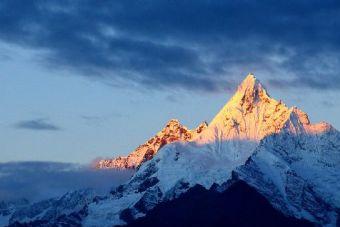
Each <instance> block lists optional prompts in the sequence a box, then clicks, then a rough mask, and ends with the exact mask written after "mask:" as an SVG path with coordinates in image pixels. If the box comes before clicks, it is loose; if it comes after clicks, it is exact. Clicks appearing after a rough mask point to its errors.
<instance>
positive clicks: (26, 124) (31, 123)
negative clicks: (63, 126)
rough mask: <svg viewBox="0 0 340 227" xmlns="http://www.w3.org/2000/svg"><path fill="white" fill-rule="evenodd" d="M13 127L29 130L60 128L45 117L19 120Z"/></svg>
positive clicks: (54, 129) (56, 129) (53, 129)
mask: <svg viewBox="0 0 340 227" xmlns="http://www.w3.org/2000/svg"><path fill="white" fill-rule="evenodd" d="M14 127H15V128H19V129H29V130H37V131H42V130H47V131H58V130H60V128H59V127H58V126H56V125H54V124H51V123H49V122H47V121H46V120H45V119H33V120H27V121H20V122H18V123H16V124H15V125H14Z"/></svg>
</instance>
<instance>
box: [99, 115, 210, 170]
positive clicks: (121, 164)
mask: <svg viewBox="0 0 340 227" xmlns="http://www.w3.org/2000/svg"><path fill="white" fill-rule="evenodd" d="M207 127H208V124H207V123H206V122H202V123H201V124H200V125H199V126H198V127H197V128H195V129H192V130H190V129H188V128H187V127H185V126H183V125H182V124H181V123H180V121H179V120H177V119H174V118H173V119H170V120H169V121H168V122H167V123H166V125H165V126H164V128H163V129H162V130H161V131H159V132H158V133H157V134H156V135H155V136H153V137H151V138H150V139H149V140H147V141H146V142H145V143H143V144H141V145H139V146H138V147H137V148H136V149H135V150H134V151H132V152H131V153H130V154H129V155H128V156H125V157H117V158H113V159H107V160H100V161H98V162H97V163H96V167H97V168H115V169H130V168H131V169H135V168H137V167H138V166H140V165H141V164H142V163H144V162H145V161H147V160H149V159H152V158H153V156H154V155H155V154H156V153H157V152H158V150H159V149H161V148H162V147H163V146H165V145H166V144H170V143H173V142H177V141H191V140H192V139H193V138H195V137H196V136H197V135H199V134H200V133H201V132H203V131H204V130H205V129H206V128H207Z"/></svg>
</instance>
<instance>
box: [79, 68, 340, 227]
mask: <svg viewBox="0 0 340 227" xmlns="http://www.w3.org/2000/svg"><path fill="white" fill-rule="evenodd" d="M327 132H333V133H334V134H335V135H338V132H337V131H336V130H334V129H333V128H332V127H331V126H330V125H329V124H327V123H319V124H311V123H310V121H309V119H308V116H307V114H306V113H304V112H303V111H301V110H299V109H298V108H296V107H292V108H288V107H287V106H286V105H285V104H284V103H283V102H282V101H276V100H274V99H273V98H271V97H270V96H269V95H268V93H267V91H266V90H265V88H264V87H263V85H262V84H261V83H260V82H259V81H258V80H257V79H256V78H255V77H254V76H253V75H248V76H247V77H246V79H245V80H244V81H243V83H242V84H241V85H240V86H239V87H238V89H237V92H236V93H235V95H234V96H233V97H232V98H231V100H230V101H229V102H228V103H227V104H226V105H225V106H224V107H223V108H222V110H221V111H220V112H219V113H218V114H217V115H216V117H215V118H214V119H213V120H212V122H211V123H210V124H209V126H208V127H207V128H206V129H205V130H204V131H203V132H202V133H200V134H199V135H198V136H197V137H195V138H194V139H193V140H192V141H189V142H187V141H182V142H176V143H172V144H169V145H167V146H164V147H163V148H162V149H161V150H160V151H159V152H158V153H157V155H155V157H153V159H151V160H149V161H147V162H145V163H144V164H143V165H141V166H140V168H139V170H138V171H137V172H136V174H135V175H134V177H133V178H132V179H131V181H130V182H129V183H128V184H126V185H124V186H122V187H120V188H118V189H117V190H116V191H115V192H113V193H112V194H113V196H112V197H111V198H110V199H106V200H102V201H99V202H98V203H97V204H91V205H90V206H89V215H88V216H87V217H86V218H85V220H84V222H83V224H84V225H85V226H89V227H93V226H99V225H100V223H101V221H102V220H103V219H105V217H109V218H108V219H106V221H107V226H109V225H112V224H124V223H125V221H127V220H128V219H129V218H130V219H131V218H132V219H133V218H138V217H141V216H143V215H145V213H146V212H147V211H148V210H150V209H152V208H153V207H154V206H155V205H157V204H158V203H160V202H162V201H165V200H169V199H172V198H175V197H177V196H178V195H179V194H181V193H184V192H185V191H187V190H188V188H190V187H193V186H194V185H197V184H199V185H202V186H204V187H205V188H207V189H208V188H210V187H211V186H212V185H213V184H223V183H225V182H227V181H228V180H230V179H231V178H232V173H233V172H234V170H235V169H238V168H239V167H241V166H248V165H249V160H250V159H251V158H252V157H253V156H254V155H255V154H257V153H259V154H260V152H258V149H260V148H261V146H263V143H265V141H267V140H268V139H267V138H272V135H273V136H274V135H281V134H289V135H292V137H293V138H295V141H294V142H293V143H292V144H291V147H289V149H287V150H286V152H285V153H283V154H282V155H286V156H287V158H290V155H291V154H294V152H297V151H298V149H299V146H301V145H300V143H302V142H303V141H305V142H304V143H306V144H309V146H308V147H306V148H305V149H306V150H307V152H312V150H318V151H319V153H318V154H321V156H322V155H326V154H327V153H328V152H330V151H329V149H328V147H327V146H326V144H327V143H328V142H329V141H327V142H324V143H321V142H320V141H319V140H318V139H316V138H319V137H321V135H324V137H325V139H326V138H328V137H331V136H330V135H328V134H327ZM335 137H336V136H335ZM274 138H275V137H274ZM300 138H303V140H301V141H300ZM325 139H324V140H325ZM326 140H327V139H326ZM326 140H325V141H326ZM281 142H283V143H285V141H284V140H282V141H281ZM330 144H333V145H331V146H333V151H332V152H331V153H332V154H331V156H332V157H337V159H336V160H340V150H339V145H340V141H339V140H337V139H334V140H333V143H330ZM259 145H260V146H259ZM265 150H266V149H265ZM276 150H277V148H276V147H275V146H274V148H273V149H272V151H273V152H274V153H275V152H276ZM291 150H293V151H291ZM312 153H313V152H312ZM313 154H314V155H316V154H317V153H313ZM265 156H266V154H265ZM268 156H269V155H268ZM303 157H305V160H304V162H306V163H309V164H310V163H311V161H310V159H313V161H314V162H316V163H320V162H322V160H324V159H323V158H322V157H314V156H313V155H311V156H303ZM265 161H267V162H268V163H266V164H260V165H262V166H264V168H265V166H266V165H268V166H269V167H270V166H272V160H271V159H270V158H269V157H268V160H265ZM246 163H247V164H246ZM245 164H246V165H245ZM287 165H288V166H289V165H290V164H287ZM300 165H301V168H302V167H305V168H307V170H303V172H308V168H309V167H308V166H309V165H305V164H303V163H301V164H300ZM269 167H268V168H269ZM310 168H314V167H312V166H311V167H310ZM322 169H323V167H320V169H314V170H311V172H310V175H309V176H310V177H311V179H310V180H312V179H313V177H312V176H313V174H311V173H312V172H313V173H314V172H318V171H319V173H318V174H319V177H320V178H323V179H324V181H322V183H323V184H324V186H323V187H324V188H333V186H332V184H337V185H338V186H337V187H339V183H337V182H339V179H338V177H339V176H340V173H337V171H333V172H332V174H331V175H330V176H326V177H322V176H323V174H322ZM333 170H335V169H333ZM244 172H245V171H244ZM288 173H289V174H290V173H291V172H288ZM248 174H249V176H250V177H249V178H250V179H249V181H250V182H252V180H255V181H256V179H252V178H251V174H252V171H249V173H248ZM261 174H262V175H261ZM261 174H260V175H261V176H262V177H264V178H267V176H266V175H269V176H268V178H269V177H273V178H274V179H273V180H277V179H275V178H276V177H278V175H277V174H276V175H275V172H274V171H273V172H271V171H270V170H269V171H268V172H265V171H264V172H262V173H261ZM270 174H271V175H270ZM285 174H286V173H285V172H284V173H282V175H284V176H285V177H289V176H290V175H285ZM244 175H245V176H247V175H246V173H244ZM328 178H329V179H328ZM244 179H245V177H244ZM258 179H261V178H260V177H259V178H258ZM247 180H248V179H247ZM300 180H301V181H302V182H305V181H307V175H303V176H301V178H300ZM278 181H279V180H278ZM284 183H285V182H280V183H278V184H279V185H280V186H281V188H280V189H281V190H282V187H287V185H286V184H284ZM314 183H315V184H318V183H320V182H314ZM252 185H255V186H256V184H255V183H252ZM291 185H292V186H295V184H294V183H292V184H291ZM312 185H313V184H311V185H310V188H313V187H312ZM262 186H263V187H264V188H265V189H264V190H263V191H264V192H265V191H266V190H269V191H271V190H272V189H273V188H272V187H271V188H269V189H268V188H267V186H268V185H266V184H264V185H262ZM259 187H261V185H260V186H259ZM287 190H293V191H294V188H289V189H288V188H287ZM332 190H333V189H332ZM259 191H261V190H259ZM334 191H336V190H334ZM306 193H307V192H306ZM308 193H311V192H308ZM264 194H265V193H264ZM265 195H266V194H265ZM271 195H272V196H274V199H273V200H272V202H273V205H274V206H275V207H277V208H281V207H279V206H278V205H277V204H275V195H276V194H271ZM271 195H270V194H269V195H266V196H268V197H270V196H271ZM299 195H300V194H297V195H296V196H299ZM283 196H285V195H283ZM291 196H292V195H291ZM333 196H335V197H336V195H334V193H333ZM338 197H340V196H338ZM313 199H314V200H315V201H314V204H313V203H311V204H312V205H309V206H313V205H314V206H316V207H317V206H318V205H317V204H318V201H321V200H318V199H319V198H318V197H317V198H313ZM338 199H339V198H338ZM270 201H271V200H270ZM280 204H283V202H282V201H280ZM303 204H304V203H302V202H301V203H298V205H301V206H303ZM325 204H326V203H325ZM288 206H291V205H289V204H285V207H283V208H282V209H281V210H282V211H283V212H286V214H287V215H293V216H296V217H303V218H306V219H308V220H312V221H314V222H319V223H321V224H322V225H324V224H325V223H326V222H324V221H323V220H321V219H317V218H315V217H314V216H315V215H316V217H317V214H315V213H313V212H314V211H311V212H310V213H308V212H305V210H304V208H300V210H294V209H293V208H291V207H288ZM338 207H339V206H334V207H333V208H332V212H331V213H330V215H331V216H332V215H333V216H332V217H329V218H328V219H330V218H333V219H332V222H331V223H333V224H334V220H335V218H336V216H337V214H335V213H334V212H335V211H334V209H335V210H336V209H338ZM109 208H111V209H109ZM288 208H289V209H288ZM306 209H309V208H306ZM294 211H296V212H294ZM297 211H299V212H297ZM312 213H313V214H312ZM313 215H314V216H313ZM328 219H327V220H328ZM325 220H326V219H325Z"/></svg>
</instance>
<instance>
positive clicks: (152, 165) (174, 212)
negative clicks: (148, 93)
mask: <svg viewBox="0 0 340 227" xmlns="http://www.w3.org/2000/svg"><path fill="white" fill-rule="evenodd" d="M97 167H98V168H118V169H124V168H134V169H135V170H136V172H135V174H134V175H133V176H132V178H131V179H130V180H129V181H128V182H126V183H125V184H123V185H120V186H119V187H116V188H114V189H112V190H111V191H110V192H109V193H107V194H106V195H105V196H97V195H93V193H90V192H87V191H85V192H84V191H75V192H70V193H69V194H67V195H65V196H67V197H61V198H55V199H51V200H47V201H43V202H40V204H39V203H38V204H33V205H29V206H26V207H24V208H22V207H21V208H18V209H12V210H11V211H10V212H7V213H6V214H7V216H6V217H7V220H8V224H9V226H11V227H14V226H84V227H111V226H324V227H335V226H340V193H339V192H340V171H339V170H340V133H339V132H338V131H337V130H336V129H335V128H334V127H332V126H331V125H330V124H328V123H325V122H321V123H317V124H313V123H311V122H310V120H309V118H308V115H307V114H306V113H305V112H303V111H302V110H300V109H299V108H297V107H287V106H286V105H285V104H284V103H283V102H282V101H277V100H275V99H273V98H272V97H271V96H270V95H269V94H268V92H267V90H266V89H265V88H264V86H263V85H262V84H261V82H260V81H259V80H258V79H257V78H256V77H255V76H254V75H252V74H249V75H248V76H247V77H246V78H245V79H244V81H243V82H242V83H241V84H240V85H239V87H238V89H237V90H236V92H235V94H234V95H233V97H232V98H231V99H230V100H229V102H227V104H226V105H225V106H224V107H223V108H222V109H221V110H220V111H219V113H218V114H217V115H216V116H215V117H214V119H213V120H212V121H211V122H210V123H209V124H206V123H203V124H201V125H200V126H199V127H198V128H197V129H194V130H188V129H187V128H185V127H183V126H182V125H181V124H180V123H179V122H178V121H177V120H171V121H170V122H169V123H168V124H167V125H166V127H165V128H164V129H163V130H162V131H161V132H160V133H158V134H157V135H156V136H155V137H153V138H151V139H150V140H148V141H147V142H146V143H145V144H143V145H141V146H139V147H138V148H137V149H136V150H135V151H133V152H132V153H131V154H130V155H129V156H127V157H119V158H116V159H112V160H102V161H99V162H98V164H97ZM63 198H64V199H63ZM65 198H67V199H65ZM74 201H79V202H74ZM41 204H44V205H43V207H44V208H41V206H42V205H41ZM46 204H47V205H46ZM47 211H48V212H47ZM0 214H1V213H0ZM47 214H48V215H47ZM3 216H4V215H3ZM4 217H5V216H4Z"/></svg>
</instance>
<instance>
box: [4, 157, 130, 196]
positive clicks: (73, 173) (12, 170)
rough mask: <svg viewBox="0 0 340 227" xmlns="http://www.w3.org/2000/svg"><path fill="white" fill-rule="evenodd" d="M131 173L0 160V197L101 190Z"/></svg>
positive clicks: (60, 164) (108, 187)
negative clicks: (87, 189) (89, 189)
mask: <svg viewBox="0 0 340 227" xmlns="http://www.w3.org/2000/svg"><path fill="white" fill-rule="evenodd" d="M132 173H133V172H132V171H128V170H126V171H123V170H121V171H117V170H95V169H92V168H91V167H90V166H84V165H82V166H80V165H76V164H70V163H58V162H10V163H0V201H1V200H7V201H9V200H15V199H21V198H26V199H29V200H31V201H36V200H40V199H46V198H50V197H53V196H59V195H62V194H63V193H66V192H68V191H71V190H77V189H84V188H92V189H94V190H96V191H97V192H98V193H102V192H106V191H108V190H109V189H111V188H112V187H114V186H117V185H119V184H122V183H123V182H125V181H126V180H128V179H129V178H130V177H131V175H132Z"/></svg>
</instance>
